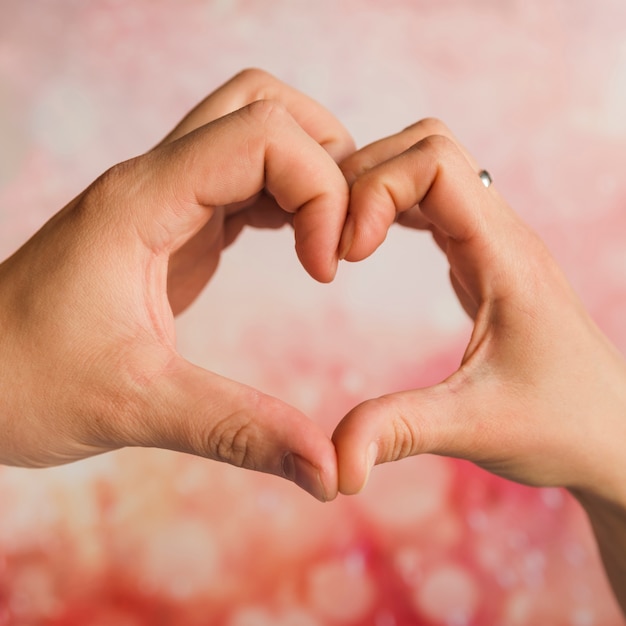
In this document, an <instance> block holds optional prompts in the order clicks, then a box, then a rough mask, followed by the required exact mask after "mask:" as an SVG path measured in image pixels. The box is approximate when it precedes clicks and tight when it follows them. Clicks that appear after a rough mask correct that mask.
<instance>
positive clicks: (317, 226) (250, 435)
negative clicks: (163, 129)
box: [0, 70, 354, 500]
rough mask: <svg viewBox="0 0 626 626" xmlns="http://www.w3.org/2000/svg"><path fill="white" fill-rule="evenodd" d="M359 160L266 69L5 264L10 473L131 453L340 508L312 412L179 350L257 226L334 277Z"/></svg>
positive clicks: (213, 102)
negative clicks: (229, 261) (185, 463)
mask: <svg viewBox="0 0 626 626" xmlns="http://www.w3.org/2000/svg"><path fill="white" fill-rule="evenodd" d="M353 151H354V144H353V141H352V139H351V137H350V135H349V134H348V132H347V131H346V130H345V129H344V127H343V126H342V125H341V124H340V123H339V122H338V121H337V120H336V119H335V118H334V117H333V116H332V115H331V114H330V113H329V112H328V111H326V110H325V109H323V108H322V107H321V106H320V105H319V104H317V103H315V102H314V101H313V100H311V99H309V98H307V97H306V96H304V95H302V94H300V93H298V92H297V91H295V90H293V89H291V88H290V87H288V86H286V85H284V84H282V83H280V82H279V81H278V80H276V79H275V78H273V77H271V76H270V75H268V74H266V73H265V72H262V71H259V70H248V71H245V72H243V73H242V74H240V75H238V76H236V77H235V78H234V79H232V80H231V81H229V82H228V83H227V84H226V85H224V86H223V87H222V88H220V89H218V90H217V92H215V93H214V94H212V95H211V96H209V97H208V98H207V99H206V100H205V101H204V102H203V103H201V104H200V105H199V106H198V107H197V108H196V109H195V110H194V111H192V112H191V113H190V114H189V115H188V116H187V117H186V118H185V119H184V120H183V121H182V122H181V123H180V125H179V126H178V127H177V128H176V129H175V130H174V131H173V132H172V133H171V134H170V135H168V136H167V137H166V138H165V139H164V140H163V142H161V143H160V144H159V145H158V146H157V147H155V148H154V149H153V150H151V151H150V152H148V153H147V154H145V155H142V156H140V157H137V158H135V159H132V160H130V161H127V162H125V163H121V164H119V165H117V166H115V167H113V168H112V169H111V170H109V171H108V172H106V173H105V174H104V175H103V176H101V177H100V178H99V179H98V180H96V181H95V182H94V183H93V184H92V185H91V186H90V187H89V188H88V189H87V190H85V191H84V192H83V193H82V194H80V195H79V196H78V197H77V198H76V199H74V200H73V201H72V202H71V203H70V204H69V205H68V206H67V207H65V208H64V209H63V210H61V211H60V212H59V213H58V214H56V215H55V216H54V217H53V218H52V219H51V220H50V221H49V222H48V223H47V224H45V225H44V226H43V228H42V229H41V230H40V231H39V232H38V233H36V234H35V235H34V236H33V237H32V239H30V240H29V241H28V242H27V243H26V244H25V245H24V246H22V248H20V249H19V250H18V251H17V252H16V253H15V254H14V255H13V256H12V257H10V258H9V259H7V260H6V261H5V262H4V263H2V265H0V303H1V306H0V328H2V331H3V332H2V335H1V339H0V341H1V346H0V354H1V355H2V362H1V363H0V366H1V368H2V369H1V371H2V375H1V376H0V397H2V399H3V410H2V412H1V414H0V431H1V432H2V433H3V437H2V439H3V443H2V447H1V449H0V461H1V462H2V463H5V464H9V465H20V466H30V467H43V466H49V465H55V464H60V463H66V462H69V461H75V460H78V459H82V458H85V457H89V456H91V455H94V454H99V453H102V452H106V451H109V450H114V449H116V448H120V447H124V446H148V447H160V448H168V449H171V450H179V451H183V452H188V453H192V454H197V455H200V456H204V457H207V458H210V459H215V460H219V461H225V462H228V463H232V464H235V465H238V466H241V467H245V468H248V469H254V470H259V471H263V472H268V473H272V474H277V475H279V476H283V477H285V478H288V479H290V480H293V481H294V482H296V483H297V484H298V485H300V486H301V487H303V488H304V489H306V490H307V491H309V492H310V493H312V494H313V495H314V496H315V497H317V498H318V499H320V500H328V499H332V498H334V497H335V495H336V493H337V467H336V457H335V449H334V447H333V445H332V443H331V441H330V440H329V438H328V436H327V435H326V434H325V433H324V432H323V431H322V430H321V428H320V427H319V426H318V425H317V424H315V423H314V422H313V421H311V420H310V419H308V418H307V417H306V416H305V415H303V414H302V413H301V412H300V411H298V410H296V409H295V408H293V407H291V406H289V405H287V404H285V403H284V402H281V401H280V400H278V399H276V398H272V397H270V396H267V395H265V394H263V393H261V392H259V391H257V390H254V389H251V388H249V387H246V386H244V385H241V384H239V383H237V382H235V381H232V380H228V379H226V378H223V377H221V376H219V375H218V374H216V373H212V372H208V371H205V370H203V369H200V368H198V367H196V366H194V365H192V364H191V363H189V362H187V361H186V360H185V359H183V358H182V357H181V356H180V355H179V354H178V353H177V351H176V347H175V345H176V344H175V330H174V315H175V314H176V313H179V312H180V311H182V310H184V309H185V308H186V307H187V306H188V305H189V304H190V303H191V302H193V300H194V299H195V297H196V296H197V295H198V293H199V292H200V291H201V290H202V288H203V287H204V286H205V284H206V283H207V281H208V280H209V279H210V278H211V276H212V275H213V273H214V271H215V269H216V267H217V264H218V261H219V258H220V254H221V252H222V250H223V249H224V248H225V247H226V246H227V245H228V244H230V243H231V242H232V241H234V240H235V238H236V237H237V234H238V233H239V232H240V231H241V229H242V228H243V227H244V226H245V225H252V226H255V227H260V228H276V227H278V226H281V225H283V224H284V223H291V224H293V228H294V233H295V246H296V252H297V254H298V256H299V258H300V260H301V262H302V265H303V266H304V268H305V269H306V270H307V271H308V272H309V273H310V274H311V276H313V277H314V278H315V279H317V280H319V281H330V280H332V279H333V277H334V275H335V272H336V269H337V263H338V253H337V249H338V244H339V240H340V237H341V232H342V228H343V225H344V221H345V216H346V212H347V208H348V185H347V183H346V180H345V178H344V177H343V175H342V173H341V170H340V169H339V167H338V165H337V163H336V161H337V160H340V159H342V158H344V157H345V156H347V155H348V154H350V153H352V152H353Z"/></svg>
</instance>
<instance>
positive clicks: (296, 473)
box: [283, 452, 328, 502]
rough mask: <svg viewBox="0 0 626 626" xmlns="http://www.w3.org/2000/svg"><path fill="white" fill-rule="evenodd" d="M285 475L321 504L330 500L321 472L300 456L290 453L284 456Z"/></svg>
mask: <svg viewBox="0 0 626 626" xmlns="http://www.w3.org/2000/svg"><path fill="white" fill-rule="evenodd" d="M283 475H284V476H285V478H287V479H288V480H290V481H292V482H294V483H295V484H296V485H298V487H301V488H302V489H304V490H305V491H306V492H308V493H310V494H311V495H312V496H313V497H314V498H317V499H318V500H320V501H321V502H326V500H327V499H328V498H327V497H326V492H325V491H324V486H323V485H322V478H321V476H320V472H319V470H318V469H317V468H316V467H314V466H313V465H311V463H309V462H308V461H307V460H306V459H304V458H302V457H301V456H300V455H298V454H294V453H293V452H288V453H287V454H286V455H285V456H284V458H283Z"/></svg>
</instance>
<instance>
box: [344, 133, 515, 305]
mask: <svg viewBox="0 0 626 626" xmlns="http://www.w3.org/2000/svg"><path fill="white" fill-rule="evenodd" d="M416 206H418V207H419V211H420V215H421V216H422V217H423V219H424V220H425V221H426V225H427V226H428V227H431V228H433V229H434V230H436V231H437V233H438V234H439V235H440V236H441V238H442V240H443V243H444V246H443V247H444V250H445V252H446V254H447V256H448V260H449V261H450V264H451V266H453V267H454V269H455V273H456V275H457V278H460V279H461V280H462V281H463V282H464V283H465V286H466V287H467V286H471V289H470V291H472V292H474V293H476V290H478V291H479V292H481V293H482V292H484V289H485V288H486V285H489V288H490V289H491V287H493V286H494V285H495V282H494V281H495V280H496V279H498V280H499V279H500V278H501V277H502V276H504V275H506V274H507V271H508V270H507V264H510V263H511V262H513V263H515V259H512V258H511V255H509V254H508V253H507V250H508V248H509V245H510V243H511V241H512V237H514V233H515V225H516V224H517V223H518V222H519V220H518V219H517V218H516V217H515V216H514V214H513V212H512V211H511V210H510V209H509V208H508V206H507V205H506V203H505V202H504V201H503V200H502V199H501V198H500V196H499V195H498V194H497V193H496V192H495V190H493V189H486V188H485V186H484V184H483V182H482V181H481V179H480V177H479V176H478V173H477V171H475V169H474V167H473V166H472V164H471V163H470V162H469V161H468V159H467V158H466V156H465V154H464V153H463V152H462V151H461V149H460V148H459V146H458V145H457V144H456V142H455V141H453V140H452V139H450V138H448V137H445V136H441V135H434V136H430V137H426V138H425V139H422V140H421V141H419V142H417V143H416V144H415V145H413V146H411V147H410V148H408V149H407V150H405V151H404V152H402V153H401V154H399V155H397V156H394V157H392V158H390V159H388V160H386V161H384V162H383V163H381V164H379V165H376V166H374V167H372V168H371V169H369V170H367V171H366V172H365V173H364V174H362V175H361V176H359V177H358V178H357V179H356V180H355V182H354V183H353V185H352V190H351V198H350V207H349V213H350V217H349V220H350V221H351V222H352V228H353V232H352V237H351V244H350V245H349V246H348V245H345V241H343V242H342V248H343V249H344V253H343V254H342V256H343V257H344V258H346V259H347V260H349V261H358V260H360V259H362V258H365V257H367V256H368V255H369V254H371V253H372V252H373V251H374V250H375V249H376V248H377V247H378V246H379V245H380V244H381V243H382V242H383V240H384V239H385V236H386V234H387V231H388V229H389V228H390V226H391V224H393V223H394V221H395V220H396V216H397V215H398V214H402V213H404V212H407V211H409V210H411V209H413V208H414V207H416ZM346 230H347V229H346ZM345 236H346V232H345V231H344V238H345ZM345 250H348V251H347V253H345ZM508 269H514V268H508ZM500 284H504V283H500Z"/></svg>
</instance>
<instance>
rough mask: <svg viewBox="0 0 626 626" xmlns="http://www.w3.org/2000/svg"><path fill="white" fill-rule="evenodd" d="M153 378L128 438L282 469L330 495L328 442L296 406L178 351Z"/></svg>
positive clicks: (332, 460) (321, 496)
mask: <svg viewBox="0 0 626 626" xmlns="http://www.w3.org/2000/svg"><path fill="white" fill-rule="evenodd" d="M154 383H155V384H151V385H150V393H149V394H148V395H149V398H147V399H146V400H145V410H144V411H143V413H144V418H143V419H142V420H141V421H140V422H139V423H137V422H135V423H134V424H133V425H132V429H133V432H129V433H126V436H125V439H127V440H129V442H130V445H140V446H145V447H159V448H166V449H170V450H176V451H180V452H187V453H190V454H195V455H198V456H203V457H206V458H209V459H214V460H216V461H224V462H226V463H230V464H232V465H236V466H238V467H243V468H246V469H251V470H257V471H260V472H266V473H269V474H275V475H277V476H282V477H284V478H287V479H288V480H291V481H293V482H294V483H296V484H297V485H298V486H300V487H302V488H303V489H304V490H306V491H307V492H309V493H310V494H311V495H313V496H314V497H315V498H317V499H318V500H321V501H327V500H332V499H333V498H334V497H335V496H336V494H337V468H336V456H335V450H334V447H333V445H332V442H331V441H330V439H329V438H328V436H327V435H326V434H325V433H324V432H323V431H322V429H321V428H320V427H319V426H318V425H317V424H316V423H315V422H313V421H311V420H310V419H309V418H307V417H306V416H305V415H304V414H303V413H301V412H300V411H298V410H297V409H295V408H293V407H291V406H289V405H288V404H285V403H284V402H282V401H280V400H278V399H276V398H273V397H271V396H268V395H265V394H263V393H261V392H260V391H257V390H255V389H253V388H251V387H247V386H245V385H242V384H240V383H237V382H235V381H233V380H230V379H227V378H224V377H222V376H219V375H217V374H213V373H211V372H208V371H206V370H203V369H202V368H200V367H197V366H195V365H192V364H191V363H189V362H187V361H185V360H184V359H183V358H182V357H179V356H176V357H175V358H174V359H173V361H172V363H171V364H170V365H169V366H168V368H167V371H166V372H164V373H163V374H162V375H160V376H159V377H158V379H157V380H155V381H154ZM126 445H128V442H126Z"/></svg>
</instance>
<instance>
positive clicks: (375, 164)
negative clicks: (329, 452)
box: [333, 120, 626, 607]
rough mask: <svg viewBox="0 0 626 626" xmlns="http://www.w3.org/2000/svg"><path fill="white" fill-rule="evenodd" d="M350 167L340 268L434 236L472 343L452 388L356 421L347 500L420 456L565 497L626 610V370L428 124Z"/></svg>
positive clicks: (552, 267)
mask: <svg viewBox="0 0 626 626" xmlns="http://www.w3.org/2000/svg"><path fill="white" fill-rule="evenodd" d="M341 167H342V169H343V171H344V173H345V175H346V177H347V179H348V181H349V182H350V183H351V198H350V208H349V217H348V220H347V228H346V230H345V231H344V236H343V239H342V247H341V250H342V256H343V257H345V258H346V259H347V260H349V261H358V260H360V259H362V258H364V257H366V256H367V255H369V254H371V253H372V252H373V250H374V249H375V247H376V246H377V245H379V244H380V243H381V242H382V241H383V239H384V237H385V234H386V232H387V229H388V228H389V227H390V226H391V224H392V223H393V222H395V221H397V222H399V223H400V224H404V225H405V226H409V227H412V228H418V229H425V230H429V231H430V232H431V233H432V235H433V238H434V240H435V242H436V243H437V244H438V245H439V247H440V248H441V250H442V251H443V252H444V254H445V255H446V257H447V260H448V262H449V265H450V280H451V283H452V286H453V288H454V290H455V292H456V294H457V296H458V298H459V301H460V303H461V304H462V306H463V308H464V309H465V311H466V312H467V313H468V315H469V316H470V317H471V318H472V319H473V321H474V329H473V333H472V335H471V338H470V340H469V345H468V346H467V349H466V351H465V354H464V356H463V359H462V362H461V364H460V367H459V369H458V371H456V372H455V373H453V374H452V375H451V376H450V377H449V378H447V379H446V380H444V381H442V382H441V383H440V384H437V385H434V386H432V387H429V388H425V389H416V390H413V391H404V392H400V393H393V394H389V395H385V396H382V397H379V398H376V399H372V400H368V401H366V402H364V403H362V404H360V405H359V406H357V407H356V408H354V409H353V410H352V411H350V412H349V413H348V415H346V416H345V417H344V419H343V420H342V421H341V423H340V424H339V425H338V427H337V428H336V430H335V432H334V435H333V441H334V443H335V446H336V448H337V456H338V464H339V489H340V491H341V492H342V493H345V494H353V493H356V492H358V491H360V490H361V489H363V488H364V486H365V484H366V482H367V479H368V476H369V473H370V471H371V469H372V466H373V465H375V464H378V463H385V462H388V461H395V460H397V459H400V458H403V457H407V456H410V455H416V454H422V453H434V454H440V455H446V456H451V457H457V458H462V459H467V460H469V461H473V462H474V463H476V464H478V465H479V466H481V467H483V468H485V469H487V470H489V471H491V472H493V473H495V474H498V475H500V476H504V477H506V478H509V479H512V480H515V481H518V482H520V483H524V484H527V485H537V486H548V485H550V486H563V487H566V488H568V489H570V490H571V492H572V493H574V494H575V496H576V497H577V498H578V499H579V500H580V502H581V503H582V504H583V506H584V507H585V508H586V510H587V512H588V514H589V517H590V518H591V521H592V523H593V524H594V528H595V530H596V535H597V538H598V542H599V545H600V549H601V551H602V552H603V556H604V558H605V563H606V566H607V571H608V572H609V576H610V577H611V578H612V582H613V584H614V586H615V589H616V591H617V593H618V596H619V597H620V599H621V601H622V604H623V606H625V607H626V582H625V581H626V556H624V555H626V481H624V476H626V455H624V442H625V441H626V364H625V362H624V359H623V358H622V356H621V355H620V354H619V353H618V352H617V350H616V349H615V348H614V347H613V346H612V345H611V344H610V342H609V341H608V340H607V339H606V338H605V336H604V335H603V334H602V333H601V332H600V331H599V329H598V328H597V326H596V325H595V324H594V322H593V321H592V320H591V318H590V316H589V315H588V314H587V312H586V311H585V309H584V307H583V305H582V304H581V302H580V300H579V299H578V297H577V296H576V294H575V293H574V291H573V290H572V288H571V287H570V285H569V284H568V281H567V280H566V278H565V276H564V275H563V273H562V272H561V270H560V269H559V267H558V266H557V264H556V262H555V261H554V259H553V258H552V256H551V255H550V253H549V252H548V250H547V249H546V247H545V245H544V244H543V243H542V242H541V241H540V239H539V238H538V237H537V236H536V235H535V233H533V232H532V231H531V229H530V228H529V227H527V226H526V225H525V224H524V223H523V222H522V220H521V219H520V218H519V217H518V216H517V215H516V214H515V213H514V212H513V211H512V210H511V208H509V206H508V205H507V204H506V202H505V201H504V200H503V199H502V197H501V196H500V195H499V194H498V192H497V191H496V189H495V188H494V186H493V185H491V186H488V188H485V187H486V186H487V185H486V183H490V181H491V177H490V176H488V174H486V172H485V171H484V170H480V168H479V167H478V165H477V164H476V163H475V162H474V160H473V159H472V157H471V156H470V155H469V154H468V153H467V152H466V151H465V150H464V149H463V148H462V147H461V146H460V145H459V143H458V142H457V141H456V140H455V139H454V137H453V136H452V134H451V133H450V131H449V130H448V129H447V128H446V127H445V126H444V125H443V124H442V123H441V122H438V121H436V120H424V121H422V122H419V123H417V124H415V125H414V126H411V127H410V128H408V129H406V130H404V131H403V132H401V133H399V134H397V135H394V136H392V137H389V138H387V139H383V140H381V141H378V142H376V143H373V144H371V145H369V146H367V147H365V148H363V149H362V150H360V151H359V152H357V153H356V154H354V155H352V156H350V157H348V158H347V159H346V160H345V161H344V162H343V163H342V165H341ZM479 172H481V173H480V175H479V174H478V173H479ZM412 271H414V270H410V269H408V268H407V272H412ZM422 271H423V270H422Z"/></svg>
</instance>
